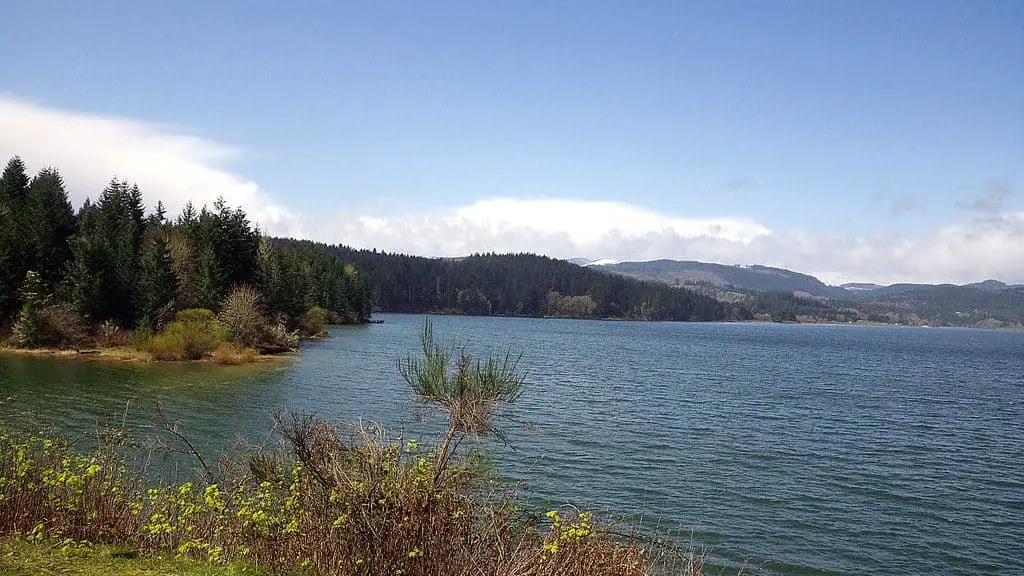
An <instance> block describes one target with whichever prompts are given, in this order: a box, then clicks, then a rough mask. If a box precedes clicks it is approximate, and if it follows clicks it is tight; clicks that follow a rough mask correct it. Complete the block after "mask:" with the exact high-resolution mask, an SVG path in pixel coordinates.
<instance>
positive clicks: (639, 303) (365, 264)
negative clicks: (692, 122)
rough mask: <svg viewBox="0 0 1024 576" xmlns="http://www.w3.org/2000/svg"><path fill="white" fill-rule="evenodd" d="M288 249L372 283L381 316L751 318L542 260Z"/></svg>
mask: <svg viewBox="0 0 1024 576" xmlns="http://www.w3.org/2000/svg"><path fill="white" fill-rule="evenodd" d="M274 244H275V245H276V246H279V247H281V248H287V249H306V250H318V251H325V252H329V253H331V254H333V255H334V256H335V257H337V258H338V259H339V260H343V261H345V262H352V263H353V264H355V265H356V266H357V267H358V268H359V269H360V270H363V271H364V272H365V273H366V274H367V276H369V278H370V282H371V285H372V286H373V296H372V299H373V303H374V306H375V308H376V309H377V310H379V311H381V312H416V313H422V312H437V313H447V314H470V315H494V316H554V317H570V318H621V319H634V320H682V321H712V320H727V319H747V318H749V313H747V311H746V310H745V309H744V308H742V307H738V306H734V305H731V304H729V303H725V302H720V301H718V300H715V299H714V298H709V297H707V296H703V295H700V294H697V293H695V292H693V291H691V290H686V289H679V288H672V287H669V286H666V285H664V284H660V283H655V282H643V281H640V280H634V279H631V278H626V277H624V276H620V275H615V274H608V273H605V272H600V271H596V270H592V269H590V268H586V267H583V266H577V265H575V264H571V263H569V262H566V261H564V260H556V259H553V258H548V257H546V256H538V255H535V254H501V255H498V254H474V255H472V256H467V257H465V258H423V257H418V256H406V255H402V254H388V253H384V252H378V251H376V250H356V249H353V248H348V247H345V246H328V245H324V244H315V243H313V242H309V241H305V240H291V239H280V238H278V239H274Z"/></svg>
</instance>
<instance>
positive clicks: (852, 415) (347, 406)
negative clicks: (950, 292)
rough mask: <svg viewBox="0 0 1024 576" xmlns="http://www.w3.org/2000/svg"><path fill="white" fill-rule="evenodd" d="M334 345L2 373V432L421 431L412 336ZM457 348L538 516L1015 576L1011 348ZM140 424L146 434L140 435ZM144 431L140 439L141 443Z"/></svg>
mask: <svg viewBox="0 0 1024 576" xmlns="http://www.w3.org/2000/svg"><path fill="white" fill-rule="evenodd" d="M379 318H380V319H381V320H383V321H384V323H383V324H374V325H366V326H352V327H337V328H333V329H332V330H331V335H332V336H333V337H334V338H332V339H330V340H326V341H323V342H316V343H310V344H305V345H304V346H303V349H302V353H301V356H300V357H299V358H297V359H295V360H290V361H286V362H283V363H282V364H280V365H277V366H273V367H269V368H268V367H266V366H256V367H251V366H250V367H220V366H209V365H191V366H189V365H155V366H154V365H148V366H127V365H115V364H102V363H95V362H82V361H61V360H46V359H39V358H29V357H19V356H5V355H0V400H2V399H3V398H4V397H6V396H16V397H17V400H16V401H15V402H14V403H13V404H11V405H9V406H6V407H4V408H2V410H3V411H2V412H0V416H2V417H3V418H5V419H6V421H5V425H7V426H15V427H24V426H35V425H55V426H56V427H58V428H59V429H61V430H64V431H67V432H69V433H72V434H77V435H87V434H88V432H89V431H91V430H94V429H96V427H97V425H103V424H119V423H121V422H122V420H123V421H125V422H127V423H128V424H129V425H130V426H141V425H146V424H152V423H153V422H154V421H156V420H157V419H159V418H161V417H162V418H164V419H166V420H168V421H174V422H180V424H181V427H182V430H183V431H184V432H185V433H186V435H188V436H189V437H190V438H192V439H194V440H195V441H196V442H197V443H198V444H199V445H200V446H202V448H203V449H204V450H211V451H214V450H219V449H223V448H225V447H227V446H229V445H230V444H231V443H232V442H233V441H234V440H235V439H236V438H237V437H238V436H244V437H246V438H249V439H252V440H254V441H261V440H262V439H263V438H265V436H266V433H267V431H268V430H269V429H270V416H269V415H270V413H271V412H272V411H273V410H275V409H281V408H287V409H298V410H312V411H316V412H317V413H318V414H320V415H321V416H323V417H326V418H329V419H344V420H357V419H359V418H362V419H364V420H372V421H376V422H380V423H382V424H384V425H386V426H388V427H393V428H396V429H397V428H403V429H404V430H405V434H406V435H410V434H413V435H414V434H423V433H428V432H430V431H431V430H436V429H437V424H436V419H434V420H430V419H428V420H426V421H421V419H420V418H419V417H418V416H417V410H416V409H415V404H414V402H413V399H412V397H411V395H410V393H409V391H408V389H407V386H406V385H405V384H404V382H403V381H402V380H401V378H400V376H399V375H398V372H397V369H396V367H395V358H396V357H397V356H399V355H401V354H404V353H407V352H413V351H415V350H416V349H417V345H418V341H417V337H418V333H419V329H420V327H421V325H422V317H420V316H403V315H381V316H379ZM436 327H437V329H438V331H439V332H440V333H442V334H445V335H447V336H448V337H449V338H450V339H451V340H453V341H454V342H455V343H458V344H464V345H466V346H467V348H468V349H469V350H471V351H475V352H479V351H485V350H496V351H503V350H504V349H505V348H507V347H511V349H512V350H513V351H516V352H522V353H523V359H522V366H523V367H524V368H525V369H526V370H527V372H528V379H527V387H526V389H525V393H524V396H523V398H522V399H521V401H520V403H519V406H518V407H517V409H516V412H515V417H516V418H517V419H518V420H517V421H510V422H509V423H507V424H505V430H506V432H507V434H508V437H509V440H510V443H511V447H507V448H506V447H503V446H501V445H500V444H496V445H494V446H493V450H494V453H495V459H496V461H497V463H498V465H499V467H500V469H501V471H502V472H503V473H504V474H505V475H507V476H509V477H512V478H517V479H523V480H524V481H525V483H526V485H525V489H524V497H525V498H526V499H527V501H528V502H530V503H533V504H535V505H537V506H553V505H558V504H562V503H567V502H571V503H574V504H579V505H584V506H589V507H593V508H596V509H598V510H602V511H606V512H608V513H611V514H616V515H622V516H623V517H626V518H632V519H633V520H634V521H636V520H637V519H640V518H642V519H643V526H644V527H645V528H647V529H651V530H654V531H656V532H660V533H665V532H671V533H673V534H677V535H681V536H680V537H681V538H682V540H683V541H684V542H690V541H692V542H693V543H695V544H697V545H698V546H699V545H703V546H704V547H706V548H709V549H710V550H711V553H712V556H713V557H714V558H715V560H716V562H717V563H718V564H720V565H722V566H728V567H733V566H735V565H737V563H739V562H742V561H743V560H744V559H745V558H749V559H751V560H752V561H753V562H754V563H760V562H761V561H763V560H769V561H770V562H771V564H770V571H771V572H772V573H777V574H875V575H877V574H939V573H942V574H981V573H985V574H1024V333H1021V332H1001V331H986V330H969V329H922V328H899V327H868V326H827V325H775V324H682V323H632V322H629V323H627V322H598V321H574V320H538V319H509V318H470V317H443V318H438V319H437V320H436ZM158 414H162V415H163V416H158ZM143 433H145V430H144V429H143V430H140V434H143Z"/></svg>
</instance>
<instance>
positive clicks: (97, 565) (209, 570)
mask: <svg viewBox="0 0 1024 576" xmlns="http://www.w3.org/2000/svg"><path fill="white" fill-rule="evenodd" d="M50 574H61V575H64V576H109V575H111V574H118V575H122V576H266V575H268V574H270V573H269V572H268V571H266V570H259V569H257V568H256V567H255V566H252V565H249V564H244V563H233V564H225V565H223V566H214V565H211V564H209V563H208V562H199V561H196V560H187V559H181V558H175V557H174V556H173V555H170V554H165V555H155V556H150V557H139V555H138V554H137V553H135V552H134V551H133V550H131V549H130V548H127V547H124V546H110V545H95V544H89V543H80V542H67V541H60V540H57V541H46V542H26V541H24V540H16V539H7V540H2V541H0V575H2V576H48V575H50Z"/></svg>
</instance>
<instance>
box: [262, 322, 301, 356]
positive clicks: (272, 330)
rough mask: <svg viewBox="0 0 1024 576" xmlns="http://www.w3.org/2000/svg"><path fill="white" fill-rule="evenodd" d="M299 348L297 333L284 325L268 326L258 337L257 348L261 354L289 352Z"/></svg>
mask: <svg viewBox="0 0 1024 576" xmlns="http://www.w3.org/2000/svg"><path fill="white" fill-rule="evenodd" d="M298 346H299V333H298V332H297V331H294V330H289V329H288V327H287V326H285V325H284V324H269V325H267V326H266V327H265V328H264V330H263V334H261V335H260V342H259V345H258V348H259V349H260V350H261V351H263V352H278V351H284V350H291V349H293V348H297V347H298Z"/></svg>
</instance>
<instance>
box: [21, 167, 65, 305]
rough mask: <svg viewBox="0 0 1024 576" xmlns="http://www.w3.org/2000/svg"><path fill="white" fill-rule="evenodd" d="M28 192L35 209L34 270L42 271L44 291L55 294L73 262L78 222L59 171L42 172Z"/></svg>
mask: <svg viewBox="0 0 1024 576" xmlns="http://www.w3.org/2000/svg"><path fill="white" fill-rule="evenodd" d="M29 191H30V194H31V201H32V203H33V204H34V205H35V221H34V223H33V226H32V232H33V233H34V236H35V242H34V246H35V258H34V263H33V266H34V267H36V268H37V269H38V270H39V276H40V280H41V281H42V284H43V287H44V289H45V290H46V291H47V292H49V293H53V292H54V291H55V289H56V287H57V285H58V283H59V282H60V281H61V280H62V279H63V277H64V275H65V272H66V271H65V268H66V266H67V264H68V262H70V260H71V257H72V253H71V244H70V239H71V236H72V235H74V234H75V231H76V228H77V221H76V218H75V213H74V211H73V210H72V208H71V202H69V201H68V195H67V191H66V190H65V189H64V179H63V178H62V177H61V175H60V173H59V172H57V170H56V169H53V168H47V169H44V170H43V171H42V172H40V173H39V175H38V176H36V177H35V178H33V179H32V183H31V184H30V185H29Z"/></svg>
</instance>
